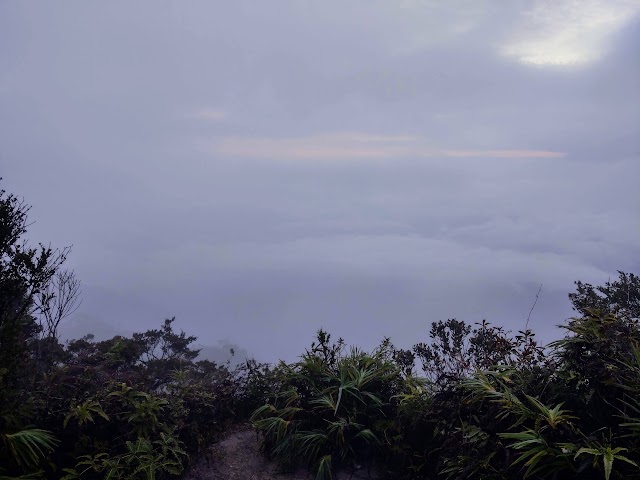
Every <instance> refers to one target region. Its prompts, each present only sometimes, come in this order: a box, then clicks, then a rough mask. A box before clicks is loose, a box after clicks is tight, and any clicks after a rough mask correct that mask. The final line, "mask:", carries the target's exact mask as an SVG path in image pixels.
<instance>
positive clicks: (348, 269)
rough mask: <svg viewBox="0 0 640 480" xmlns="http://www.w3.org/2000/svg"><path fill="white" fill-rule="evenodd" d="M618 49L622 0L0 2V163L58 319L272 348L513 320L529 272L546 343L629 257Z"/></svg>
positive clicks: (638, 26) (631, 142) (634, 267)
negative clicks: (44, 248) (67, 281)
mask: <svg viewBox="0 0 640 480" xmlns="http://www.w3.org/2000/svg"><path fill="white" fill-rule="evenodd" d="M639 39H640V19H639V18H638V3H637V2H634V1H622V0H621V1H607V2H604V1H591V0H590V1H587V2H572V1H554V2H546V1H532V2H525V4H522V3H520V2H508V3H500V4H498V3H496V2H489V1H486V2H485V1H477V0H473V1H471V0H468V1H463V0H461V1H455V2H446V3H445V2H434V1H427V0H413V1H408V0H403V1H398V2H386V1H366V2H365V1H354V2H297V1H293V0H292V1H283V2H281V3H280V4H279V7H278V8H274V7H273V5H271V4H267V3H264V4H263V3H259V2H242V1H239V2H233V3H226V4H222V3H210V2H189V3H182V2H180V3H178V2H176V3H167V4H163V5H157V4H155V3H152V2H135V3H132V2H109V3H108V4H106V3H105V4H98V3H82V4H74V5H65V4H56V5H55V6H54V5H50V4H48V3H44V2H43V3H40V4H35V3H26V2H17V1H16V2H10V1H9V2H3V3H2V4H0V58H1V59H2V60H0V167H1V168H0V174H2V176H3V177H5V179H4V180H3V187H4V188H6V189H7V190H9V191H12V192H15V193H17V194H19V195H23V196H24V197H25V199H26V200H27V201H28V202H29V203H31V204H33V205H34V208H33V210H32V217H33V219H34V220H36V223H35V224H34V225H33V226H32V227H31V228H30V238H31V239H33V240H34V241H44V242H48V241H51V242H52V243H53V244H54V245H69V244H73V245H74V251H73V255H72V257H71V259H70V262H71V263H70V266H72V267H74V268H76V270H77V272H78V276H79V277H80V278H81V279H82V280H83V282H84V291H85V301H84V302H83V308H82V310H83V311H82V312H81V314H82V318H80V317H79V318H78V319H76V320H77V321H80V320H82V319H85V320H83V321H86V322H88V323H90V321H89V320H86V319H87V318H93V319H95V324H96V325H101V323H100V322H106V323H108V324H109V325H111V326H112V327H113V328H115V329H121V330H125V331H129V330H132V329H137V328H149V327H155V326H157V325H158V324H159V323H160V321H161V320H162V319H163V318H164V317H167V316H168V317H171V316H174V315H175V316H177V317H178V325H179V327H180V328H184V329H185V330H186V331H188V332H189V333H194V334H196V335H198V336H199V337H200V341H201V342H202V343H204V344H217V343H218V342H219V341H228V342H231V343H233V344H238V345H240V346H241V347H244V348H246V349H247V350H248V351H249V352H250V353H253V354H255V355H258V356H259V357H260V358H263V359H267V360H273V359H274V358H273V357H274V356H275V355H278V356H283V357H286V358H287V359H291V358H293V357H294V356H295V355H296V354H297V353H299V352H301V351H302V349H303V348H304V346H305V345H306V344H307V343H308V342H309V341H310V340H311V338H312V335H313V332H314V330H315V329H317V328H319V327H320V326H324V327H326V328H329V329H330V330H331V331H332V332H333V333H334V334H335V335H336V336H340V335H341V336H343V337H345V338H346V339H347V340H348V341H351V342H354V343H358V344H361V345H363V346H365V347H368V346H372V345H374V344H375V343H376V342H377V341H378V340H380V339H381V338H382V337H383V336H384V335H391V336H392V338H393V339H394V340H396V341H397V342H398V343H399V344H401V345H403V346H408V345H409V344H411V343H412V342H415V341H421V340H424V337H425V334H426V332H427V330H428V322H430V321H434V320H439V319H443V318H446V317H453V316H457V317H458V318H463V319H466V320H468V321H471V322H473V321H479V320H481V319H482V318H487V319H489V320H491V321H495V322H497V323H501V324H505V325H506V326H507V327H509V328H512V329H518V328H522V326H523V322H524V319H526V315H527V313H528V311H529V309H530V306H531V303H532V301H533V298H534V296H535V293H536V292H537V290H538V288H539V285H540V284H543V289H542V294H541V298H540V301H539V302H538V304H537V306H536V310H535V312H534V315H533V318H532V325H533V326H534V327H535V328H536V329H537V330H538V331H539V332H540V335H542V337H543V339H546V340H549V339H551V338H552V337H553V336H554V335H557V334H558V333H557V332H556V331H555V330H554V326H555V325H556V324H558V323H561V322H562V321H563V320H564V318H565V317H567V316H568V315H570V314H571V310H570V307H569V305H568V302H567V300H566V294H567V293H568V291H570V290H571V288H572V282H573V281H574V280H577V279H581V280H584V281H591V282H603V281H606V280H607V278H608V277H609V276H611V275H615V271H616V270H617V269H621V270H628V271H635V272H637V271H638V269H639V268H640V263H638V260H637V259H638V258H640V250H639V247H638V245H639V243H638V238H639V235H640V216H638V213H637V212H638V206H640V194H639V193H638V189H637V185H636V184H637V178H639V177H640V157H639V154H640V143H639V141H638V139H639V138H640V135H639V134H640V121H639V119H638V114H637V112H638V107H639V106H640V89H639V88H638V85H640V51H639V50H638V46H639V45H640V41H639ZM96 328H98V327H97V326H96ZM100 328H102V327H100Z"/></svg>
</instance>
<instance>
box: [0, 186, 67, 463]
mask: <svg viewBox="0 0 640 480" xmlns="http://www.w3.org/2000/svg"><path fill="white" fill-rule="evenodd" d="M29 209H30V207H29V206H28V205H26V204H25V203H24V201H22V200H20V199H18V198H17V197H16V196H15V195H12V194H7V193H6V192H5V190H0V441H1V442H0V443H2V445H0V464H2V468H0V475H1V474H3V473H5V472H4V471H3V470H2V469H5V468H12V465H13V466H16V465H17V467H18V468H19V469H26V470H30V469H32V468H35V467H36V466H37V463H39V462H40V460H41V459H42V458H43V457H44V456H45V455H46V453H47V452H49V451H50V450H51V449H52V448H53V445H54V444H55V442H54V440H53V438H52V437H50V436H49V435H48V433H47V432H44V431H41V430H37V429H35V430H34V429H25V428H24V427H25V425H24V423H26V422H24V421H23V420H24V419H23V417H26V416H27V412H28V410H29V406H30V404H31V402H32V401H33V398H32V393H33V388H32V386H33V384H34V382H35V379H36V376H37V369H36V368H34V363H33V361H32V360H33V352H34V345H36V344H37V340H38V334H39V332H40V330H41V327H40V326H39V325H38V323H37V321H36V319H35V316H34V315H35V313H36V310H37V309H38V304H37V302H36V299H37V297H38V295H40V294H41V292H43V291H45V290H46V288H47V286H48V285H49V283H50V281H51V279H52V278H53V277H54V275H55V274H56V272H57V271H58V269H59V267H60V266H61V265H62V263H63V262H64V261H65V259H66V256H67V254H68V253H69V248H64V249H62V250H54V249H52V248H51V247H45V246H44V245H43V244H39V246H38V247H36V248H34V247H30V246H28V244H27V242H26V241H25V240H23V236H24V234H25V233H26V232H27V227H28V226H29V225H28V223H27V214H28V212H29ZM27 421H28V420H27ZM25 452H26V453H25Z"/></svg>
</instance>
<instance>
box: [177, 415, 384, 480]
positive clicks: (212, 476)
mask: <svg viewBox="0 0 640 480" xmlns="http://www.w3.org/2000/svg"><path fill="white" fill-rule="evenodd" d="M313 478H314V476H313V475H311V474H309V473H308V472H306V471H305V470H303V469H300V470H299V471H297V472H295V473H282V472H281V471H280V470H279V469H278V467H277V465H276V464H275V463H273V462H269V461H267V460H266V459H265V458H264V457H263V456H262V454H261V453H260V446H259V444H258V440H257V438H256V433H255V431H254V430H253V429H252V428H251V427H250V426H241V427H239V428H237V429H236V430H233V431H231V432H229V434H228V435H227V436H226V437H225V438H224V439H223V440H222V441H220V443H218V444H216V445H213V446H212V447H210V448H209V451H208V452H207V455H206V456H205V457H203V458H201V459H200V460H198V461H197V462H196V463H195V464H194V465H193V467H192V468H191V469H190V471H189V472H188V473H187V475H186V476H185V477H184V480H313ZM374 478H375V477H373V476H369V475H368V474H366V472H364V471H362V472H356V473H346V472H341V473H339V474H338V475H336V476H335V479H336V480H349V479H351V480H359V479H365V480H366V479H371V480H373V479H374Z"/></svg>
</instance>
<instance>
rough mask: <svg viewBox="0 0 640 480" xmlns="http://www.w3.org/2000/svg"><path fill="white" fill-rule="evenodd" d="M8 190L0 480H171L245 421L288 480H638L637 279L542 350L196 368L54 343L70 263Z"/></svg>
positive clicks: (465, 333)
mask: <svg viewBox="0 0 640 480" xmlns="http://www.w3.org/2000/svg"><path fill="white" fill-rule="evenodd" d="M28 212H29V207H28V206H27V205H26V204H24V202H23V201H21V200H20V199H18V198H17V197H15V196H14V195H11V194H7V193H6V192H5V191H1V192H0V479H4V480H8V479H39V478H63V479H66V480H71V479H146V480H151V479H164V478H179V477H180V476H181V475H183V473H184V472H185V469H186V468H187V467H188V465H189V462H190V460H191V459H193V458H194V457H195V456H198V455H202V454H203V452H205V447H207V446H208V445H210V444H211V443H214V442H215V441H216V440H217V439H218V438H219V437H220V435H222V434H223V433H224V432H225V431H226V430H227V429H228V428H229V427H230V426H232V425H233V424H234V423H237V422H247V421H249V422H251V424H252V425H253V426H254V427H255V429H256V431H257V433H258V434H259V438H260V442H261V445H262V449H263V452H264V454H265V455H266V456H268V457H269V458H272V459H273V460H274V461H276V462H278V463H279V464H280V465H281V467H282V468H283V470H287V469H289V470H293V469H295V468H298V467H300V466H301V465H303V466H306V467H307V468H308V469H310V470H311V471H312V472H313V473H314V474H315V475H316V477H317V478H318V479H319V480H326V479H331V478H334V477H335V474H336V472H337V471H338V470H342V471H344V470H347V471H349V470H351V471H353V472H358V471H362V470H363V469H365V470H370V471H375V472H376V474H377V475H378V477H379V478H389V479H407V480H409V479H448V480H455V479H475V478H483V479H496V480H498V479H504V480H506V479H543V478H544V479H572V478H575V479H578V478H580V479H587V480H589V479H606V480H609V479H616V478H618V479H623V478H624V479H631V478H640V467H639V465H640V325H639V321H640V320H639V316H640V278H639V277H638V276H636V275H634V274H630V273H624V272H619V278H617V279H615V280H613V281H609V282H607V283H605V284H604V285H602V286H593V285H590V284H588V283H583V282H580V281H578V282H576V291H575V292H573V293H571V294H570V295H569V299H570V301H571V302H572V304H573V307H574V309H575V311H576V316H575V317H574V318H572V319H570V320H568V321H566V322H565V323H564V324H562V325H560V326H559V332H560V334H559V335H558V337H559V339H558V340H556V341H555V342H552V343H551V344H550V345H546V346H543V345H540V344H539V343H538V341H537V340H536V337H535V334H534V332H532V331H531V330H529V329H525V330H523V331H520V332H516V333H515V334H513V333H511V332H508V331H505V330H504V329H503V328H501V327H499V326H496V325H492V324H491V323H489V322H486V321H481V322H479V323H477V324H468V323H466V322H463V321H459V320H455V319H448V320H446V321H438V322H435V323H433V324H432V325H431V327H430V330H429V332H428V335H427V338H426V339H424V341H421V342H418V343H416V344H415V345H414V346H413V347H412V348H410V349H400V348H396V347H395V346H394V345H393V344H392V342H391V340H390V339H383V340H382V342H381V344H380V345H379V346H378V347H377V348H375V349H374V350H373V351H363V350H361V349H358V348H356V347H351V346H348V345H347V344H346V343H345V341H344V340H342V339H337V340H334V339H333V338H332V336H331V335H330V334H329V333H328V332H325V331H323V330H320V331H318V333H317V336H316V339H315V340H314V342H313V343H312V344H311V345H310V347H309V348H308V349H307V350H306V351H304V352H303V353H302V355H301V356H300V357H299V360H298V361H296V362H293V363H285V362H280V363H278V364H275V365H267V364H259V363H257V362H255V361H247V362H245V363H244V364H242V365H240V366H238V367H234V368H232V367H231V366H230V363H227V364H221V365H219V364H215V363H212V362H209V361H206V360H204V361H203V360H198V358H197V357H198V350H196V349H194V348H193V344H194V342H195V340H196V338H195V337H193V336H188V335H187V334H185V333H184V332H177V331H176V330H175V329H174V319H173V318H171V319H167V320H165V321H164V322H163V323H162V324H161V325H160V327H159V328H158V329H152V330H148V331H146V332H140V333H135V334H133V335H132V336H131V337H124V336H116V337H114V338H112V339H109V340H105V341H94V339H93V338H91V336H88V337H85V338H82V339H77V340H74V341H71V342H67V343H66V344H64V345H62V344H61V343H60V341H59V340H58V337H57V331H58V325H59V323H60V321H61V320H63V318H64V317H65V316H67V315H69V314H70V313H72V312H73V310H74V309H75V308H76V307H77V305H78V304H79V301H80V299H79V295H80V283H79V281H78V280H77V279H76V278H75V275H74V274H73V272H70V271H68V270H65V269H64V262H65V260H66V257H67V256H68V255H69V253H70V249H69V248H63V249H58V250H56V249H54V248H52V247H48V246H45V245H43V244H41V245H39V246H37V247H33V246H30V245H29V244H28V243H27V242H26V241H25V239H24V236H25V234H26V232H27V227H28V222H27V214H28Z"/></svg>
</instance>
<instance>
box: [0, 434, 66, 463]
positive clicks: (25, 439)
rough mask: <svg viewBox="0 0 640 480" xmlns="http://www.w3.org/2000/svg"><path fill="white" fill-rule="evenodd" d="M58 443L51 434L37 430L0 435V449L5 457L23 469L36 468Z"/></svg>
mask: <svg viewBox="0 0 640 480" xmlns="http://www.w3.org/2000/svg"><path fill="white" fill-rule="evenodd" d="M58 443H59V442H58V440H57V439H56V438H55V437H54V436H53V435H52V434H51V432H49V431H47V430H41V429H39V428H29V429H24V430H20V431H18V432H16V433H3V434H0V444H1V445H0V448H2V450H4V451H5V452H6V454H5V456H8V460H9V461H13V462H15V463H16V464H18V466H20V467H22V468H25V469H32V468H36V467H37V466H38V464H39V463H40V462H41V461H42V460H43V459H44V458H46V456H47V455H48V454H49V453H50V452H52V451H53V450H54V449H55V447H56V445H58ZM7 454H8V455H7ZM0 458H1V457H0Z"/></svg>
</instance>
